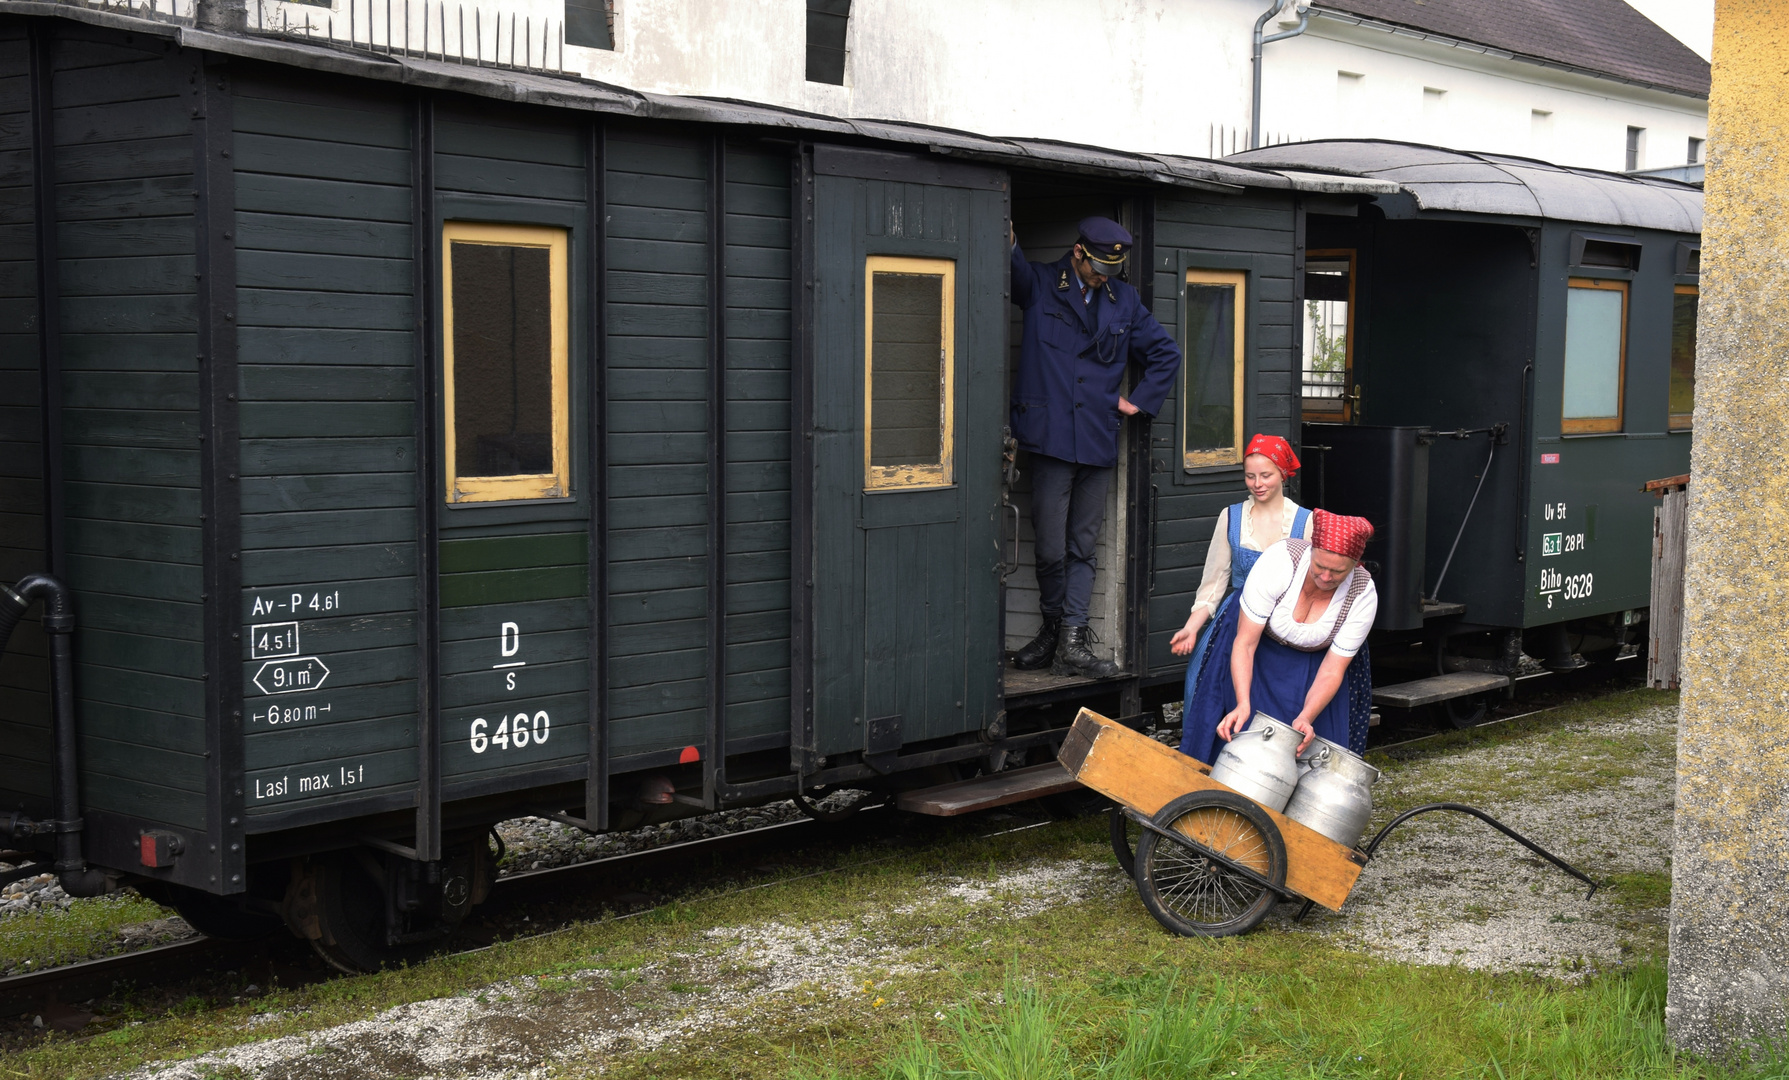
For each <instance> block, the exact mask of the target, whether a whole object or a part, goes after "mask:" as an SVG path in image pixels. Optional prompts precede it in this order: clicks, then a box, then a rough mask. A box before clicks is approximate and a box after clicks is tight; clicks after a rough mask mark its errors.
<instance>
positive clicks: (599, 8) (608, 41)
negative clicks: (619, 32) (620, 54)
mask: <svg viewBox="0 0 1789 1080" xmlns="http://www.w3.org/2000/svg"><path fill="white" fill-rule="evenodd" d="M565 43H566V44H567V45H582V46H583V47H584V48H586V49H613V48H614V47H615V0H565Z"/></svg>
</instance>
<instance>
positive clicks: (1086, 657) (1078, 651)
mask: <svg viewBox="0 0 1789 1080" xmlns="http://www.w3.org/2000/svg"><path fill="white" fill-rule="evenodd" d="M1092 640H1093V631H1091V630H1089V629H1088V628H1087V627H1085V626H1065V627H1063V628H1062V640H1061V641H1059V642H1057V644H1056V659H1055V660H1054V661H1053V662H1052V663H1051V664H1050V674H1052V675H1079V676H1080V677H1081V678H1083V679H1110V678H1112V677H1113V676H1115V675H1121V674H1123V672H1121V671H1119V670H1118V665H1117V664H1114V663H1113V662H1112V661H1110V660H1101V659H1100V658H1099V657H1097V656H1095V655H1093V652H1092V650H1090V649H1089V648H1088V647H1087V646H1088V643H1089V642H1091V641H1092Z"/></svg>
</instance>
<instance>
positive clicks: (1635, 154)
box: [1625, 127, 1646, 172]
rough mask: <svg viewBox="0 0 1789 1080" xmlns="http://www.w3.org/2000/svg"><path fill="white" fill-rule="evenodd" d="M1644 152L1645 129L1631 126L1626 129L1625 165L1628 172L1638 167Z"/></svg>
mask: <svg viewBox="0 0 1789 1080" xmlns="http://www.w3.org/2000/svg"><path fill="white" fill-rule="evenodd" d="M1645 153H1646V129H1645V128H1637V127H1631V128H1628V129H1627V165H1626V166H1625V167H1626V169H1627V171H1628V172H1633V171H1634V170H1635V169H1638V168H1639V167H1640V159H1641V158H1642V157H1644V156H1645Z"/></svg>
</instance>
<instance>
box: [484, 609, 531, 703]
mask: <svg viewBox="0 0 1789 1080" xmlns="http://www.w3.org/2000/svg"><path fill="white" fill-rule="evenodd" d="M521 651H522V627H521V626H520V625H519V624H517V623H512V622H506V623H504V624H503V625H501V626H499V627H498V628H497V655H498V656H500V657H502V658H503V659H502V662H501V663H496V664H492V665H491V670H492V671H503V686H504V689H506V690H514V689H515V688H516V673H515V669H516V668H524V667H527V666H528V661H526V660H511V659H510V657H512V656H514V655H516V654H517V653H519V652H521ZM505 668H508V669H509V670H508V671H504V669H505Z"/></svg>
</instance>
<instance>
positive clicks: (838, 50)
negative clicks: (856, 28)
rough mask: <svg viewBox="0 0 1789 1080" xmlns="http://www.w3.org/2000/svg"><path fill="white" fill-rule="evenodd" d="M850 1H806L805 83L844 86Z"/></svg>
mask: <svg viewBox="0 0 1789 1080" xmlns="http://www.w3.org/2000/svg"><path fill="white" fill-rule="evenodd" d="M850 24H851V0H808V82H818V83H831V84H833V85H834V86H843V85H845V31H846V29H847V28H848V27H849V26H850Z"/></svg>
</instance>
